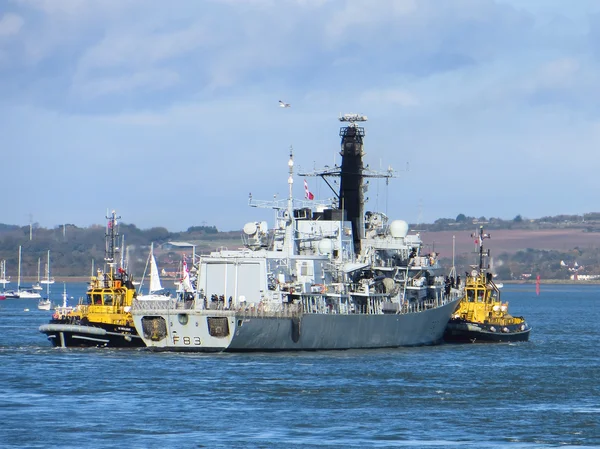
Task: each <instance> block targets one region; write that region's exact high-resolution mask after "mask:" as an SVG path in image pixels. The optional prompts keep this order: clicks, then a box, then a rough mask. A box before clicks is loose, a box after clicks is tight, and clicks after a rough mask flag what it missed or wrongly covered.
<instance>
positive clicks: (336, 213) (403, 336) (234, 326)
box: [131, 114, 462, 352]
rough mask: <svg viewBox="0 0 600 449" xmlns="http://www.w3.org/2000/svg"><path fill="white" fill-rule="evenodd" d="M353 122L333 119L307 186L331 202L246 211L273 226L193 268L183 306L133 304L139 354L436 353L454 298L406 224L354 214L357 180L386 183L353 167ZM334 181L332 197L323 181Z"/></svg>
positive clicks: (294, 202)
mask: <svg viewBox="0 0 600 449" xmlns="http://www.w3.org/2000/svg"><path fill="white" fill-rule="evenodd" d="M365 120H366V117H364V116H361V115H359V114H346V115H343V116H340V121H342V122H344V125H343V127H342V128H341V129H340V137H341V153H340V154H341V165H337V164H336V165H335V166H334V167H333V168H329V167H326V168H325V169H323V170H321V171H315V172H312V173H299V175H300V176H319V177H321V178H322V179H323V180H324V181H325V182H326V184H327V185H328V186H329V187H330V188H331V190H332V192H333V194H334V195H335V197H333V198H331V199H327V200H316V199H314V195H313V194H312V193H311V192H310V191H309V190H308V187H307V183H306V182H305V184H304V187H305V188H304V199H295V198H294V196H293V186H294V155H293V151H292V149H290V155H289V160H288V179H287V183H288V189H287V190H288V195H287V198H283V199H274V200H272V201H256V200H254V199H253V198H252V196H251V195H250V199H249V204H250V206H253V207H264V208H272V209H274V210H275V211H276V214H275V215H276V223H275V226H274V227H273V228H272V229H269V227H268V224H267V222H264V221H254V222H249V223H246V225H245V226H244V227H243V232H242V241H243V243H244V246H243V248H241V249H238V250H227V249H221V250H218V251H214V252H212V253H210V254H208V255H202V256H199V257H197V260H196V261H194V264H193V268H192V270H191V273H192V279H191V286H192V290H193V295H191V296H188V297H186V298H185V299H184V298H182V297H179V298H165V299H146V300H143V301H140V300H134V301H133V304H132V309H131V313H132V316H133V321H134V324H135V327H136V329H137V330H138V334H139V335H140V337H141V338H142V339H143V341H144V342H145V344H146V346H147V347H148V348H149V349H150V350H162V351H205V352H221V351H232V352H237V351H295V350H335V349H355V348H356V349H358V348H394V347H402V346H418V345H433V344H437V343H441V342H442V337H443V333H444V329H445V328H446V325H447V323H448V320H449V319H450V316H451V315H452V314H453V313H454V311H455V310H456V307H457V306H458V303H459V301H460V298H461V297H462V292H461V291H460V290H459V289H456V288H454V289H449V290H448V289H446V288H445V286H444V276H443V273H442V268H441V266H440V265H439V263H438V257H437V254H435V253H434V252H431V253H428V254H425V251H424V244H423V242H422V240H421V238H420V235H419V234H418V233H409V226H408V224H407V222H405V221H402V220H389V219H388V217H387V216H386V214H384V213H381V212H372V211H365V210H364V208H365V198H364V192H365V190H366V183H365V179H366V178H369V177H374V178H385V180H386V183H387V181H389V178H391V177H394V172H393V170H391V169H389V170H388V171H385V172H375V171H372V170H370V169H369V168H368V166H367V167H365V166H364V164H363V156H364V148H363V139H364V136H365V130H364V127H362V126H358V122H362V121H365ZM332 177H335V178H336V180H337V179H338V178H339V183H340V187H339V190H336V189H334V188H333V186H332V184H331V183H330V182H329V178H332Z"/></svg>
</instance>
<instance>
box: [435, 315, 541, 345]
mask: <svg viewBox="0 0 600 449" xmlns="http://www.w3.org/2000/svg"><path fill="white" fill-rule="evenodd" d="M521 326H522V325H521V324H519V325H513V326H506V329H505V330H504V331H503V330H501V329H500V330H497V329H496V330H491V329H490V328H491V327H492V326H487V325H481V324H479V323H468V322H465V321H452V320H451V321H450V322H449V323H448V326H447V327H446V332H445V333H444V341H445V342H447V343H517V342H524V341H528V340H529V334H530V332H531V327H529V326H525V329H522V328H521Z"/></svg>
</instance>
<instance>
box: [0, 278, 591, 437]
mask: <svg viewBox="0 0 600 449" xmlns="http://www.w3.org/2000/svg"><path fill="white" fill-rule="evenodd" d="M83 288H84V286H83V285H79V284H73V285H69V286H68V289H69V292H70V294H72V295H74V296H76V297H77V296H78V295H80V294H81V293H83ZM503 295H504V296H503V299H504V300H507V301H509V302H510V310H511V312H512V313H513V314H515V315H523V316H525V318H526V319H527V320H528V322H529V323H530V324H531V325H532V327H533V331H532V333H531V338H530V341H529V342H527V343H519V344H499V345H440V346H431V347H421V348H402V349H397V350H361V351H331V352H306V353H275V354H271V353H269V354H260V353H258V354H256V353H252V354H212V355H203V354H171V353H150V352H148V351H146V350H143V349H137V350H111V349H55V348H52V347H51V345H50V343H49V342H47V340H46V338H45V335H43V334H41V333H39V332H38V326H39V325H40V324H43V323H45V322H46V321H47V320H48V319H49V318H50V314H51V312H48V311H39V310H37V308H36V304H37V303H36V301H32V300H5V301H0V370H1V371H0V447H7V448H8V447H18V448H22V447H28V448H37V447H39V448H52V447H60V448H68V447H73V448H74V447H78V448H79V447H82V448H109V447H110V448H114V447H127V448H146V447H148V448H171V447H173V448H196V447H206V448H213V447H214V448H221V447H222V448H230V447H257V448H307V447H335V448H347V447H378V448H386V447H410V448H420V447H428V448H431V447H435V448H440V447H450V448H465V447H466V448H503V447H511V448H542V447H599V446H600V349H599V344H600V326H599V322H600V286H545V285H542V292H541V295H540V296H536V295H535V288H534V287H533V286H514V285H506V286H505V287H504V289H503ZM57 296H59V295H57ZM26 308H28V309H29V311H28V312H27V311H24V309H26Z"/></svg>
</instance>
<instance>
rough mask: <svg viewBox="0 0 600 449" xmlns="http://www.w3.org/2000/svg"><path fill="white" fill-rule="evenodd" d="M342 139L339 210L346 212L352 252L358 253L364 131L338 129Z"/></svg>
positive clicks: (346, 128) (360, 227)
mask: <svg viewBox="0 0 600 449" xmlns="http://www.w3.org/2000/svg"><path fill="white" fill-rule="evenodd" d="M340 136H341V137H342V150H341V152H340V154H341V155H342V167H341V176H340V178H341V179H340V195H339V198H340V203H339V208H340V209H342V210H344V211H345V212H346V217H347V219H348V221H350V222H351V223H352V235H353V239H354V251H355V253H356V254H359V253H360V241H361V238H362V237H363V233H364V223H363V220H364V218H363V208H364V195H363V188H362V184H363V168H364V167H363V160H362V158H363V154H364V153H363V137H364V136H365V129H364V128H362V127H358V126H356V125H354V124H351V125H349V126H346V127H343V128H340Z"/></svg>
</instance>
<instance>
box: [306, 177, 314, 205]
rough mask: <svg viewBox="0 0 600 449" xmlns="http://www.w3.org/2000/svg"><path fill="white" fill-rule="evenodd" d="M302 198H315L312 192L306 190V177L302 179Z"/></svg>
mask: <svg viewBox="0 0 600 449" xmlns="http://www.w3.org/2000/svg"><path fill="white" fill-rule="evenodd" d="M304 198H306V199H307V200H314V199H315V196H314V195H313V194H312V192H311V191H310V190H308V183H307V182H306V179H305V180H304Z"/></svg>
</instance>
